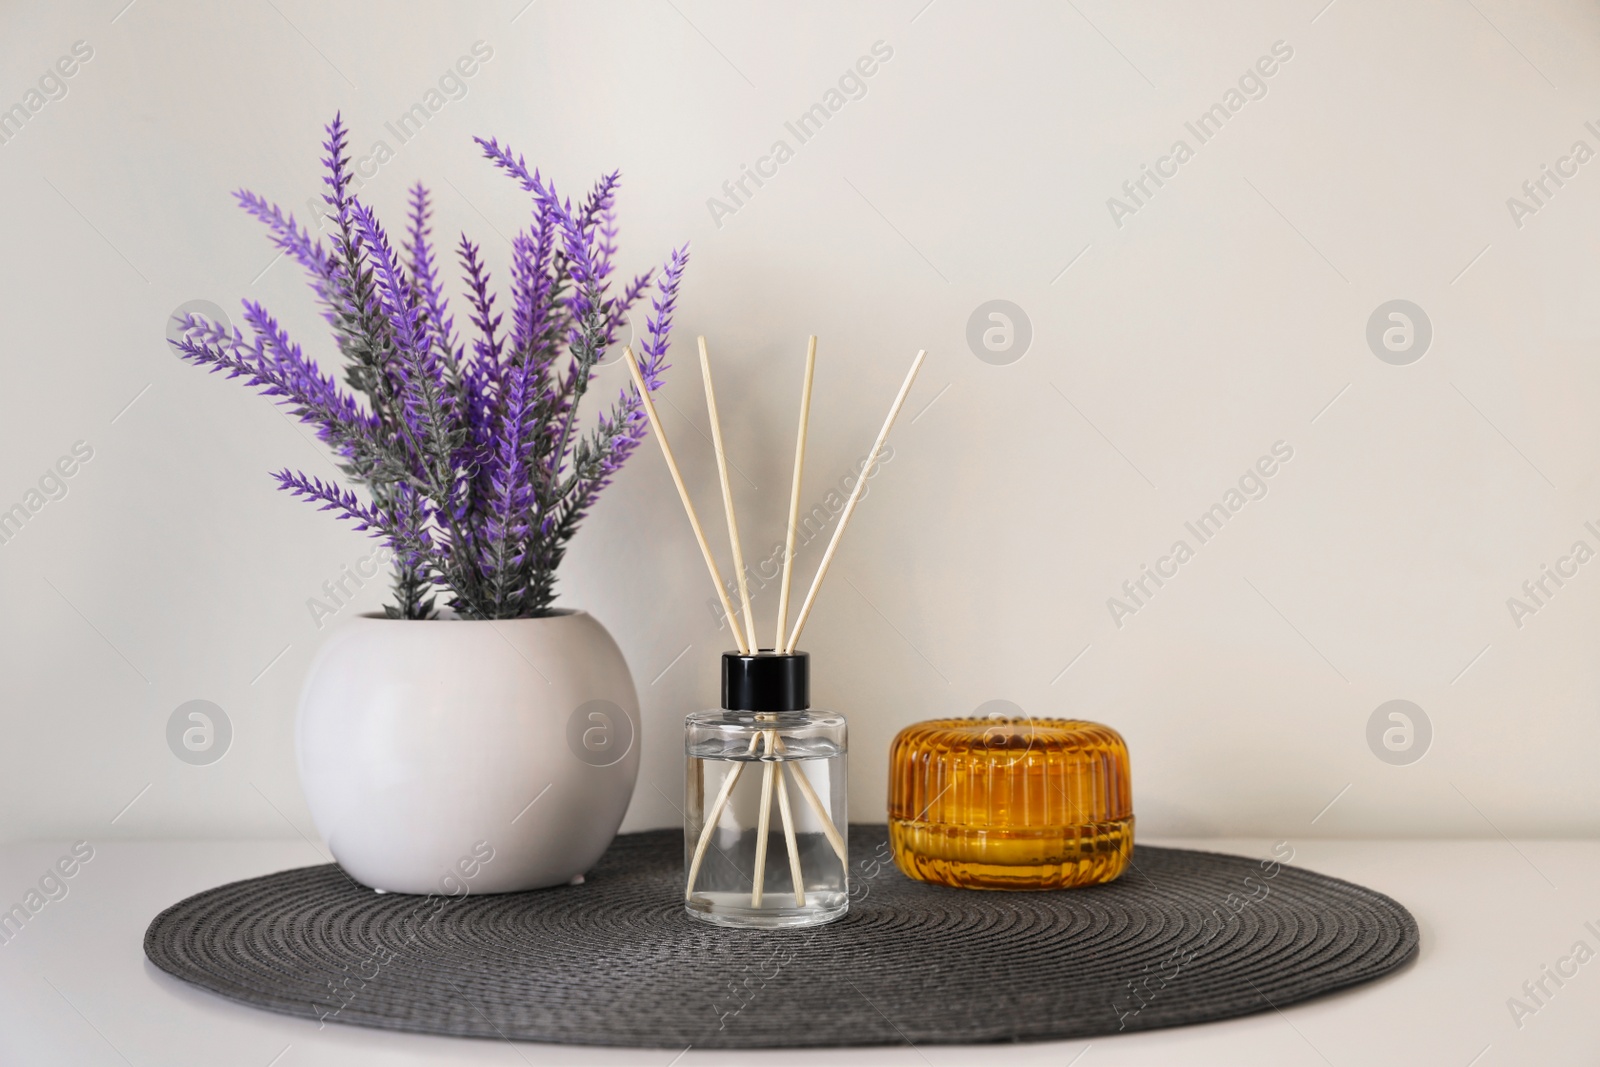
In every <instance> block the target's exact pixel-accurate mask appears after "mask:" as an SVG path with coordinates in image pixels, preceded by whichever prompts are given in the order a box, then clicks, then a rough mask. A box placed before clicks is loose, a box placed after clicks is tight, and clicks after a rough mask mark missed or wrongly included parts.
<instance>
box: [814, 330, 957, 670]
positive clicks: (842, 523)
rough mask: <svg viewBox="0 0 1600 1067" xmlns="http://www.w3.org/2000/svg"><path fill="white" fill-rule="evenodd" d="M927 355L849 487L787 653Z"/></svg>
mask: <svg viewBox="0 0 1600 1067" xmlns="http://www.w3.org/2000/svg"><path fill="white" fill-rule="evenodd" d="M927 355H928V350H927V349H923V350H922V351H920V352H918V353H917V358H916V359H914V360H912V361H911V369H910V370H909V371H907V372H906V380H905V381H904V382H902V383H901V384H900V392H899V393H898V394H897V395H896V396H895V398H894V405H893V406H892V407H890V408H889V416H888V418H886V419H884V420H883V429H881V430H879V431H878V439H877V440H876V441H874V442H873V443H872V451H871V452H870V453H869V454H868V456H867V465H866V466H865V467H863V468H862V469H861V474H860V477H858V478H857V479H856V484H855V488H853V489H851V490H850V499H848V500H846V501H845V505H844V512H843V513H842V514H841V515H840V516H839V525H838V526H836V527H835V528H834V531H833V538H832V539H831V540H830V541H829V542H828V550H827V551H826V552H824V553H823V554H822V562H821V563H820V564H818V565H817V576H816V577H815V578H813V579H811V589H810V591H809V592H807V593H806V599H805V603H804V604H802V605H801V606H800V614H799V616H798V617H797V618H796V619H795V620H794V631H793V632H792V633H790V634H789V640H788V641H787V642H786V643H785V644H784V646H783V651H784V652H788V653H792V652H793V651H794V648H795V643H796V642H798V641H799V640H800V631H802V630H804V629H805V627H806V620H807V619H809V618H810V617H811V608H812V606H813V605H814V604H815V603H816V600H817V590H818V589H819V588H821V586H822V579H823V578H824V577H825V576H826V575H827V573H828V566H829V565H830V564H831V563H833V554H834V552H836V551H837V550H838V548H839V538H840V537H842V536H843V535H844V529H845V527H846V526H848V525H850V516H851V515H853V514H854V513H855V510H856V504H857V503H858V502H859V501H860V500H861V490H862V489H863V488H864V487H865V486H866V484H867V472H868V471H870V470H871V469H872V467H873V465H874V464H875V463H877V462H878V454H879V453H880V452H882V451H883V442H884V441H885V440H887V439H888V437H889V430H890V429H891V428H892V427H893V426H894V420H895V419H896V418H898V417H899V415H900V409H901V408H902V407H904V406H905V402H906V396H907V395H908V394H909V393H910V392H911V383H912V382H914V381H916V380H917V372H918V371H920V370H921V369H922V361H923V360H924V359H926V358H927Z"/></svg>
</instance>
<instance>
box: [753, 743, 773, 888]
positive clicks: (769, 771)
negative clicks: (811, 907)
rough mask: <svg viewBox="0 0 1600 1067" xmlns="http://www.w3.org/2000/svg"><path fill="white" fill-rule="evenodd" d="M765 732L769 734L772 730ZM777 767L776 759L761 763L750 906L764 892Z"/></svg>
mask: <svg viewBox="0 0 1600 1067" xmlns="http://www.w3.org/2000/svg"><path fill="white" fill-rule="evenodd" d="M765 732H766V733H769V734H770V733H771V732H772V731H770V730H767V731H765ZM758 736H759V735H758ZM771 745H772V741H771V739H770V738H769V739H768V741H767V746H768V751H770V750H771ZM777 769H778V761H777V760H771V759H769V760H765V761H763V762H762V764H761V807H760V809H759V814H758V815H757V816H756V869H755V877H754V881H753V882H752V883H751V886H750V906H751V907H752V908H759V907H761V897H762V894H763V893H764V892H766V886H765V885H764V884H763V883H765V882H766V880H767V833H768V832H769V831H770V830H771V829H772V778H773V772H774V771H776V770H777Z"/></svg>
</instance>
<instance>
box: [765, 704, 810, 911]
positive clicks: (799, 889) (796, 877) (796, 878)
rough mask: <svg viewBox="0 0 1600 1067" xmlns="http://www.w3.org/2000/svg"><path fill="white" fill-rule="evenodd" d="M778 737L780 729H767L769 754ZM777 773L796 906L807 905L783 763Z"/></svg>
mask: <svg viewBox="0 0 1600 1067" xmlns="http://www.w3.org/2000/svg"><path fill="white" fill-rule="evenodd" d="M777 739H778V731H776V730H768V731H767V755H768V756H772V755H774V754H775V753H774V752H773V744H774V743H775V742H776V741H777ZM778 766H779V767H780V770H779V771H778V774H777V781H776V783H775V784H776V786H777V789H778V815H779V817H780V818H781V819H782V821H783V843H784V845H785V846H787V848H788V850H789V880H790V881H792V882H794V906H795V907H797V908H803V907H805V906H806V882H805V875H803V874H801V873H800V843H799V842H798V841H797V840H795V836H794V815H793V814H792V813H791V812H790V811H789V787H788V785H787V784H785V782H784V780H783V771H782V770H781V767H782V764H779V765H778Z"/></svg>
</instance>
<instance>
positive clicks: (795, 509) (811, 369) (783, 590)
mask: <svg viewBox="0 0 1600 1067" xmlns="http://www.w3.org/2000/svg"><path fill="white" fill-rule="evenodd" d="M816 369H817V337H816V334H812V335H811V340H810V341H808V342H807V343H806V378H805V384H804V385H802V386H801V387H800V430H799V432H798V433H797V434H796V437H795V442H794V481H793V483H792V484H791V485H790V487H789V529H788V532H787V533H786V534H784V541H783V584H782V585H781V586H779V593H778V636H776V637H774V638H773V639H772V647H773V649H774V650H776V651H783V650H784V645H785V643H786V642H785V641H784V639H783V635H784V631H785V630H786V629H787V628H788V626H789V586H790V584H791V582H792V580H793V578H794V539H795V534H796V531H797V527H798V526H799V523H800V479H801V475H802V472H803V471H804V470H805V466H806V427H807V425H808V424H809V423H810V421H811V378H812V375H813V374H814V373H815V372H816Z"/></svg>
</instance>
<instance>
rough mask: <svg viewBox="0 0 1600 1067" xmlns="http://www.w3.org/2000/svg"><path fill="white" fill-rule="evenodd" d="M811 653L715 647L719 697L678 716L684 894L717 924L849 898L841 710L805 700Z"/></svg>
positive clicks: (816, 908) (839, 904)
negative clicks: (816, 707)
mask: <svg viewBox="0 0 1600 1067" xmlns="http://www.w3.org/2000/svg"><path fill="white" fill-rule="evenodd" d="M809 689H810V686H809V657H808V656H807V654H806V653H804V652H792V653H777V652H766V651H763V652H758V653H754V654H751V655H741V654H740V653H737V652H729V653H726V654H724V655H723V657H722V707H721V708H719V709H716V710H711V711H699V712H695V713H694V714H692V715H690V716H688V717H687V719H686V720H685V722H684V750H685V752H686V754H687V756H688V764H689V766H688V777H687V786H686V789H687V795H686V797H685V801H686V802H685V804H684V812H685V821H684V836H683V849H684V868H685V871H686V880H685V885H684V906H685V907H686V908H687V909H688V912H689V914H690V915H693V916H694V917H695V918H697V919H701V920H704V921H705V922H710V923H717V924H719V925H722V926H739V927H755V928H767V929H771V928H777V927H795V926H815V925H817V924H819V923H825V922H832V921H833V920H834V919H837V918H840V917H841V916H843V915H844V913H845V912H846V911H847V910H849V906H850V898H849V884H848V865H847V863H846V860H845V856H846V844H847V839H846V833H847V828H846V827H847V823H846V820H847V817H848V813H849V805H848V794H847V792H846V790H847V786H846V752H847V750H848V741H847V738H846V734H845V720H844V716H843V715H839V714H836V713H833V712H826V711H813V710H811V709H810V707H809V703H810V701H809Z"/></svg>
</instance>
